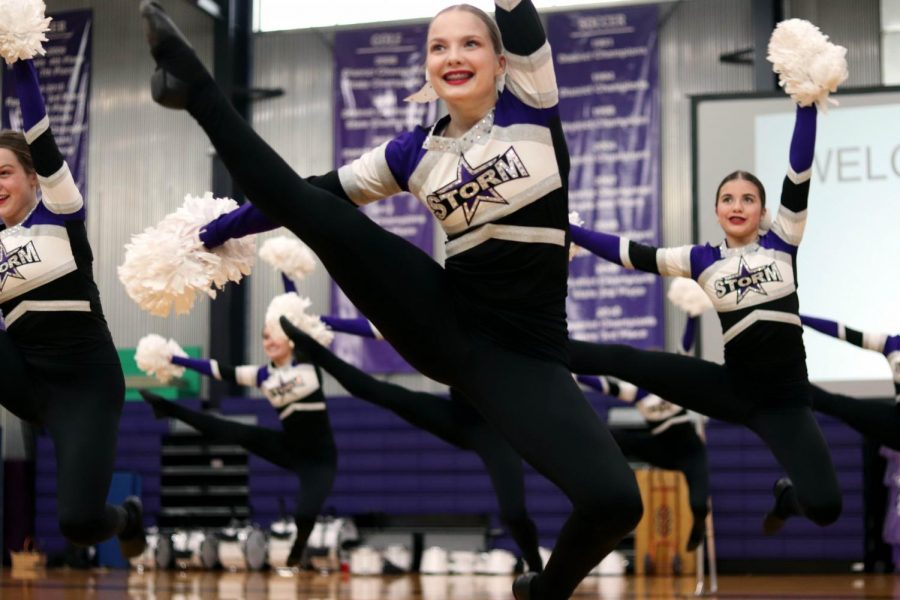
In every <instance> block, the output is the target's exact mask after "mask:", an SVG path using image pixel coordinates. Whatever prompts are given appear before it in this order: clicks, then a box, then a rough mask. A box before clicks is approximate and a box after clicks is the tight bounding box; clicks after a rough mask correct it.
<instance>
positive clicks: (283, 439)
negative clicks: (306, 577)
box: [153, 402, 337, 549]
mask: <svg viewBox="0 0 900 600" xmlns="http://www.w3.org/2000/svg"><path fill="white" fill-rule="evenodd" d="M153 406H154V410H158V411H162V412H164V413H165V414H167V415H168V416H170V417H173V418H175V419H178V420H179V421H183V422H185V423H187V424H188V425H190V426H191V427H193V428H194V429H196V430H197V431H199V432H201V433H202V434H204V435H206V436H207V437H209V438H210V439H212V440H214V441H216V442H223V443H227V444H237V445H238V446H240V447H242V448H244V449H245V450H247V451H248V452H250V453H252V454H255V455H256V456H259V457H260V458H262V459H264V460H267V461H268V462H270V463H272V464H273V465H276V466H278V467H281V468H283V469H286V470H288V471H291V472H292V473H294V474H296V475H297V478H298V479H299V480H300V490H299V492H298V493H297V504H296V507H295V508H294V521H295V522H296V523H297V541H298V542H300V543H301V544H303V545H304V546H305V544H306V540H307V538H309V534H310V533H311V532H312V530H313V527H314V526H315V524H316V517H317V516H318V515H319V514H320V512H321V509H322V505H323V504H325V500H326V499H327V498H328V494H330V493H331V488H332V486H333V484H334V476H335V473H336V471H337V451H336V449H335V445H334V437H333V435H332V432H331V422H330V421H329V419H328V413H327V411H324V410H321V411H308V412H305V411H298V412H295V413H292V414H291V415H289V416H288V417H287V418H286V419H284V420H283V421H282V422H281V424H282V427H283V430H282V431H278V430H277V429H269V428H266V427H257V426H254V425H244V424H243V423H236V422H234V421H230V420H228V419H222V418H219V417H215V416H212V415H208V414H204V413H202V412H197V411H195V410H191V409H189V408H186V407H184V406H181V405H180V404H178V403H177V402H154V404H153ZM297 548H298V549H299V548H301V547H300V546H298V547H297Z"/></svg>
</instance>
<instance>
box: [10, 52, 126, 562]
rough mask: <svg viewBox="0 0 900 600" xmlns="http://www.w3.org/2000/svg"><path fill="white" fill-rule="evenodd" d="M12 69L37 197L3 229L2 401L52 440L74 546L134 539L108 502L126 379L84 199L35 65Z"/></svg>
mask: <svg viewBox="0 0 900 600" xmlns="http://www.w3.org/2000/svg"><path fill="white" fill-rule="evenodd" d="M12 69H13V72H14V74H15V87H16V94H17V95H18V97H19V102H20V106H21V109H22V120H23V122H24V126H25V139H26V141H27V142H28V146H29V148H30V150H31V156H32V159H33V161H34V167H35V170H36V171H37V175H38V181H39V183H40V186H41V197H40V198H39V199H38V202H37V205H36V206H35V207H34V209H33V210H32V211H31V212H30V213H29V214H28V215H27V216H26V217H25V220H24V221H22V222H21V223H19V224H17V225H14V226H12V227H4V228H3V229H2V231H0V309H2V311H3V314H4V315H5V321H6V330H5V331H0V354H2V360H0V364H2V378H3V381H4V393H3V399H2V403H3V406H4V407H6V408H7V409H9V410H10V411H11V412H12V413H13V414H15V415H16V416H18V417H19V418H21V419H24V420H25V421H28V422H30V423H34V424H37V425H42V426H44V427H46V428H47V430H48V432H49V433H50V436H51V437H52V438H53V442H54V446H55V448H56V460H57V485H56V498H57V508H58V512H59V525H60V530H61V531H62V533H63V535H64V536H65V537H66V538H67V539H68V540H70V541H72V542H74V543H76V544H80V545H92V544H96V543H98V542H101V541H103V540H105V539H107V538H109V537H110V536H112V535H114V534H119V535H120V537H123V538H124V537H134V536H137V535H138V534H142V533H143V527H142V526H141V525H140V524H139V523H137V518H132V517H131V516H130V515H132V514H134V513H132V511H126V510H125V509H123V508H122V507H117V506H111V505H109V504H107V503H106V497H107V494H108V492H109V485H110V481H111V480H112V471H113V464H114V462H115V452H116V440H117V436H118V428H119V417H120V415H121V412H122V404H123V402H124V398H125V380H124V376H123V375H122V366H121V364H120V362H119V357H118V354H117V352H116V348H115V345H114V344H113V340H112V336H111V335H110V332H109V328H108V327H107V324H106V319H105V318H104V316H103V309H102V307H101V305H100V292H99V290H98V289H97V285H96V283H95V282H94V278H93V272H92V263H93V254H92V252H91V247H90V244H89V243H88V234H87V228H86V227H85V204H84V200H83V198H82V196H81V192H80V191H79V190H78V188H77V186H76V185H75V181H74V180H73V178H72V174H71V173H70V172H69V167H68V166H67V165H66V162H65V160H64V159H63V157H62V155H61V154H60V151H59V148H58V147H57V145H56V142H55V141H54V139H53V133H52V132H51V130H50V121H49V119H48V117H47V112H46V109H45V107H44V100H43V97H42V96H41V90H40V85H39V81H38V75H37V71H36V69H35V67H34V64H33V62H32V61H30V60H20V61H17V62H16V63H14V64H13V67H12Z"/></svg>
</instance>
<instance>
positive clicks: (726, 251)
mask: <svg viewBox="0 0 900 600" xmlns="http://www.w3.org/2000/svg"><path fill="white" fill-rule="evenodd" d="M759 247H760V246H759V238H757V239H756V241H755V242H750V243H749V244H747V245H746V246H741V247H739V248H729V247H728V242H727V241H726V240H722V243H721V244H720V245H719V251H720V252H721V253H722V258H725V257H728V256H740V255H742V254H750V253H751V252H756V251H757V250H759Z"/></svg>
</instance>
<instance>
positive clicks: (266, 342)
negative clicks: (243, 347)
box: [262, 327, 292, 366]
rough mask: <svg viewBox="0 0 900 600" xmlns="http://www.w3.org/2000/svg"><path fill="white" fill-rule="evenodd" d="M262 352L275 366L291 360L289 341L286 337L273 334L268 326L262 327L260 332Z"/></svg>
mask: <svg viewBox="0 0 900 600" xmlns="http://www.w3.org/2000/svg"><path fill="white" fill-rule="evenodd" d="M262 343H263V352H265V353H266V356H267V357H268V358H269V360H271V361H272V362H273V363H275V364H276V365H277V366H282V365H284V364H286V363H288V362H290V360H291V350H292V348H291V341H290V340H289V339H288V338H280V337H276V336H273V335H272V333H271V331H270V330H269V328H268V327H264V328H263V334H262Z"/></svg>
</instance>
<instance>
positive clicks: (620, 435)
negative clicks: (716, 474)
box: [611, 423, 709, 531]
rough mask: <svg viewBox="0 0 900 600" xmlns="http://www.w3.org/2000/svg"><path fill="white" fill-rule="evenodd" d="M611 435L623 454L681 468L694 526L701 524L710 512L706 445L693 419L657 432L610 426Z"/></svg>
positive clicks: (676, 468)
mask: <svg viewBox="0 0 900 600" xmlns="http://www.w3.org/2000/svg"><path fill="white" fill-rule="evenodd" d="M611 431H612V434H613V438H615V440H616V443H617V444H619V447H620V448H621V449H622V452H624V453H625V455H626V456H628V455H632V456H634V457H636V458H639V459H640V460H643V461H646V462H648V463H650V464H651V465H653V466H655V467H660V468H662V469H670V470H673V471H681V472H682V473H684V478H685V480H686V481H687V486H688V503H689V504H690V506H691V513H692V514H693V515H694V527H693V528H694V530H697V531H699V530H700V529H701V528H702V527H703V526H704V519H706V514H707V513H708V512H709V503H708V499H709V466H708V464H707V460H706V445H705V444H704V443H703V441H702V440H701V439H700V437H699V436H698V435H697V431H696V430H695V429H694V425H693V423H676V424H675V425H672V426H670V427H669V428H668V429H666V430H664V431H661V432H660V433H657V434H655V435H654V434H653V433H652V432H651V431H650V429H649V428H645V427H642V428H640V429H629V428H626V427H618V428H613V429H611Z"/></svg>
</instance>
